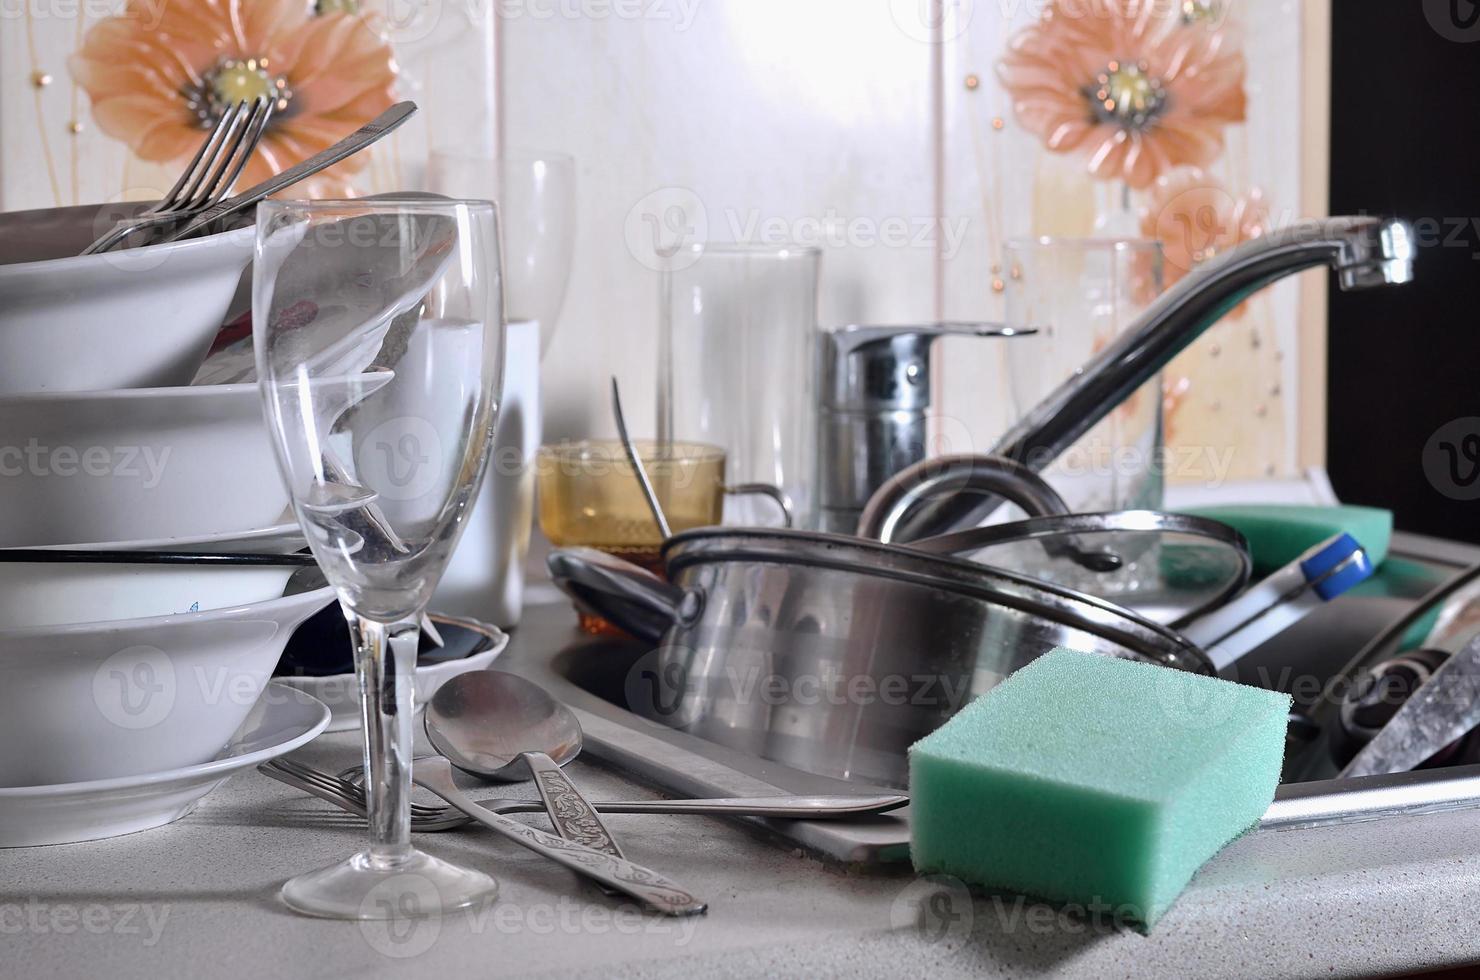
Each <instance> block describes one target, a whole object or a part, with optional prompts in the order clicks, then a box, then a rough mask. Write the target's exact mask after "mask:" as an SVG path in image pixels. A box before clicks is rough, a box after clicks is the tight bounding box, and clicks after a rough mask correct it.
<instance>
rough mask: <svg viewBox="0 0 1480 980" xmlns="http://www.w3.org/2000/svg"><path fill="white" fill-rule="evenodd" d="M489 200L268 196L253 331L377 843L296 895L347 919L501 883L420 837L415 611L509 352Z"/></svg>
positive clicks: (420, 608) (435, 575)
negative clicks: (344, 640)
mask: <svg viewBox="0 0 1480 980" xmlns="http://www.w3.org/2000/svg"><path fill="white" fill-rule="evenodd" d="M498 270H499V262H498V219H497V213H496V210H495V208H494V206H493V204H492V203H490V202H488V201H446V200H440V199H428V198H403V199H377V200H373V201H370V200H366V201H266V202H264V203H262V204H260V205H258V207H257V249H256V254H255V258H254V265H253V270H252V289H253V293H252V314H253V343H254V347H255V354H256V360H257V373H258V378H259V385H260V387H261V391H262V398H263V403H264V412H265V415H266V418H267V424H268V428H269V430H270V432H271V434H272V437H273V440H274V443H275V448H276V450H277V458H278V463H279V468H280V469H281V472H282V476H283V480H284V482H285V483H286V484H287V486H288V489H289V491H290V493H291V496H292V501H293V509H294V511H295V513H296V514H297V517H298V522H299V524H300V525H301V526H302V528H303V532H304V534H305V535H306V536H307V539H308V543H309V546H310V547H311V548H312V549H313V554H314V557H315V558H316V559H318V564H319V567H320V568H321V569H322V570H323V572H324V575H325V576H326V577H327V578H328V581H329V583H330V584H331V585H333V586H334V588H335V589H336V590H337V592H338V594H339V601H340V604H341V605H342V606H343V607H344V612H345V616H346V617H347V618H348V619H349V622H350V629H351V633H352V635H353V637H354V641H355V668H356V673H357V674H358V676H359V682H360V707H361V714H362V719H361V720H362V722H363V726H364V733H365V746H364V748H365V755H364V761H365V772H366V774H367V780H366V791H367V795H368V802H369V806H368V809H369V818H370V820H369V822H370V842H369V846H368V847H366V848H365V849H364V850H362V851H360V852H358V853H357V854H355V855H353V856H352V857H350V858H349V859H348V860H346V861H343V862H341V863H339V864H336V865H333V866H331V867H328V868H324V869H322V870H319V871H313V872H310V873H308V874H304V875H300V876H299V877H297V878H294V879H292V880H291V881H289V882H288V883H287V884H286V885H284V886H283V891H282V895H283V899H284V901H285V902H286V903H287V904H288V905H289V906H290V907H292V908H293V909H295V910H297V911H299V912H303V913H306V914H310V915H319V916H327V917H332V918H342V919H384V918H400V917H409V916H426V915H432V914H436V913H438V912H441V911H446V910H449V909H456V908H462V907H466V906H469V905H473V904H476V903H479V902H482V901H484V900H486V899H488V898H489V897H491V896H492V895H493V894H494V892H495V890H496V887H497V886H496V884H495V883H494V880H493V879H492V878H490V877H489V876H488V875H485V874H483V873H482V872H479V871H473V870H469V869H466V868H462V867H458V866H457V865H454V864H450V863H448V862H446V861H442V860H440V859H438V858H435V857H432V856H430V855H427V854H424V853H422V852H421V851H418V850H416V849H415V848H413V847H412V846H411V838H410V801H411V756H412V727H411V725H412V718H413V717H414V711H415V705H414V703H413V697H412V689H413V678H414V670H415V667H416V648H417V639H418V634H419V625H418V624H419V622H420V620H421V616H422V614H423V613H424V611H425V608H426V604H427V601H428V599H430V598H431V595H432V591H433V589H435V588H436V585H437V582H438V580H439V579H440V577H441V575H442V571H443V569H444V568H445V567H446V565H447V561H448V558H449V556H450V555H451V553H452V549H453V547H454V546H455V545H456V543H457V539H458V537H459V536H460V535H461V533H462V530H463V527H464V525H465V523H466V521H465V517H466V515H467V513H468V511H469V509H470V508H471V506H472V503H473V500H474V499H475V496H476V493H477V490H478V486H479V484H480V482H481V481H482V478H483V472H484V469H485V466H486V464H487V462H488V457H489V449H490V445H491V442H492V437H493V431H494V423H495V421H496V419H497V415H498V405H499V397H500V393H499V383H500V379H501V376H502V362H503V356H504V347H503V345H504V330H503V320H502V309H503V305H502V289H501V284H500V281H499V273H498Z"/></svg>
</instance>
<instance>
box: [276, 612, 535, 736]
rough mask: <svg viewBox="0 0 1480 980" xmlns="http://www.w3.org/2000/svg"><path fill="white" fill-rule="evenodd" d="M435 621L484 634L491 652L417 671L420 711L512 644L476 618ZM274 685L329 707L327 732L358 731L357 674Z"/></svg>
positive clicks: (287, 678)
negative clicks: (444, 687)
mask: <svg viewBox="0 0 1480 980" xmlns="http://www.w3.org/2000/svg"><path fill="white" fill-rule="evenodd" d="M432 621H433V622H435V623H436V624H437V625H438V626H440V627H445V626H447V625H449V624H451V625H455V626H461V627H463V628H465V629H470V630H473V631H475V632H478V633H482V634H484V635H485V636H487V637H488V638H489V641H490V645H489V647H488V649H486V650H480V651H479V652H478V653H475V654H473V655H472V656H468V657H464V658H462V659H461V660H449V661H447V662H445V663H439V664H431V665H429V666H426V667H418V668H416V686H415V691H416V708H417V710H418V711H420V710H421V709H422V707H423V706H425V705H426V703H427V702H428V701H430V700H431V699H432V695H433V694H436V693H437V688H439V687H441V686H442V685H443V684H446V683H447V682H448V681H450V680H451V679H452V678H454V677H456V676H457V675H458V674H466V673H467V672H468V671H470V670H483V669H485V668H487V667H489V666H491V665H492V664H493V661H494V658H495V657H497V656H498V655H499V654H501V653H503V652H504V647H506V646H508V645H509V634H507V633H505V632H504V631H503V630H501V629H499V628H498V627H497V626H493V625H490V624H488V623H483V622H479V621H478V620H476V619H467V618H464V617H461V616H446V615H443V614H442V613H433V614H432ZM273 682H274V683H277V684H287V685H289V686H290V687H295V688H297V689H298V690H300V691H303V692H304V693H305V694H311V695H313V696H314V697H315V698H317V699H318V700H320V701H322V702H323V703H324V704H326V705H328V706H329V712H330V715H331V718H330V721H329V727H328V728H327V729H325V730H326V731H331V732H352V731H356V730H358V729H359V727H360V682H359V679H358V678H357V677H355V675H354V674H328V675H326V676H323V677H294V676H292V675H289V674H284V675H280V676H277V677H274V678H273Z"/></svg>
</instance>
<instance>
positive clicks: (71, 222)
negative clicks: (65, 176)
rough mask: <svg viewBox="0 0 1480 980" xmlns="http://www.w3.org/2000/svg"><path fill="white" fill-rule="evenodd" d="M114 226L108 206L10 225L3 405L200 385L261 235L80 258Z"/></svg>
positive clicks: (240, 232)
mask: <svg viewBox="0 0 1480 980" xmlns="http://www.w3.org/2000/svg"><path fill="white" fill-rule="evenodd" d="M116 210H117V209H114V211H115V212H116ZM114 217H116V213H110V212H109V211H108V210H100V209H99V208H98V207H97V206H86V207H78V208H48V209H46V210H42V211H17V212H11V213H8V214H3V215H0V239H4V240H5V241H6V242H7V244H6V245H5V247H4V248H3V249H0V261H5V262H8V264H0V395H10V394H20V393H24V392H36V391H100V390H105V389H114V388H146V387H155V386H167V385H184V384H189V383H190V379H191V378H193V377H194V376H195V372H196V371H197V370H198V369H199V368H200V365H201V362H202V361H204V360H205V356H206V352H207V351H208V350H209V349H210V346H211V341H212V339H213V338H214V337H215V336H216V332H217V331H218V330H219V329H220V327H221V321H222V319H223V317H224V316H225V314H226V310H227V306H228V305H229V304H230V303H231V298H232V296H233V295H234V294H235V292H236V288H237V282H238V280H239V279H240V278H241V275H242V270H243V269H245V268H246V267H247V263H248V262H249V261H250V260H251V258H252V243H253V237H254V232H253V229H251V228H240V229H237V230H235V231H228V232H223V233H221V234H218V235H208V236H205V237H203V238H197V239H192V240H190V241H184V242H176V243H173V244H168V245H149V246H145V247H142V248H129V249H122V250H120V251H116V252H104V253H102V254H99V255H78V254H76V253H77V250H78V249H80V248H82V247H84V246H85V245H87V244H88V242H90V241H92V240H93V238H95V237H97V235H98V234H101V233H102V232H103V231H104V230H106V229H107V228H108V227H109V226H110V225H111V223H112V220H113V218H114ZM58 254H60V255H62V256H65V257H62V258H54V257H51V256H54V255H58ZM31 256H37V257H39V259H38V260H36V261H18V260H20V259H25V258H28V257H31Z"/></svg>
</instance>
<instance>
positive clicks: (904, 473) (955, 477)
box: [858, 455, 1069, 544]
mask: <svg viewBox="0 0 1480 980" xmlns="http://www.w3.org/2000/svg"><path fill="white" fill-rule="evenodd" d="M963 492H972V493H991V494H996V495H997V496H1000V497H1004V498H1006V499H1007V500H1010V501H1012V502H1013V503H1015V504H1017V505H1018V506H1019V507H1021V508H1022V509H1023V510H1025V511H1027V512H1028V516H1029V517H1049V516H1053V515H1058V514H1067V513H1069V506H1068V504H1066V503H1064V498H1063V497H1060V496H1059V495H1058V492H1057V491H1056V490H1054V488H1053V487H1051V486H1049V484H1048V481H1046V480H1044V479H1043V477H1041V476H1039V475H1038V474H1037V473H1035V472H1033V471H1032V470H1030V469H1028V467H1026V466H1024V465H1023V464H1022V463H1019V462H1017V461H1015V460H1011V459H1008V458H1007V457H1005V456H987V455H964V456H938V457H936V458H934V459H925V460H921V461H920V462H918V463H916V464H914V465H913V466H908V467H906V468H904V469H902V470H900V471H899V472H898V473H896V474H894V476H892V477H890V478H889V479H888V480H887V481H885V483H884V484H883V486H881V487H879V489H877V490H875V491H874V494H873V496H871V497H869V500H868V504H867V505H866V506H865V507H864V508H863V516H862V517H860V518H859V520H858V536H859V537H861V538H874V539H876V540H878V541H882V542H884V543H885V544H888V543H890V542H891V541H893V540H894V538H895V536H896V534H897V533H898V531H899V529H900V525H901V524H902V523H903V521H904V519H905V518H906V517H907V516H908V515H909V513H910V512H911V511H912V510H914V509H915V508H916V507H918V506H919V505H920V504H922V503H924V502H925V501H926V500H928V499H930V498H932V497H944V496H948V495H952V494H957V493H963Z"/></svg>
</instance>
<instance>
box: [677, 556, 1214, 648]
mask: <svg viewBox="0 0 1480 980" xmlns="http://www.w3.org/2000/svg"><path fill="white" fill-rule="evenodd" d="M768 545H769V546H770V547H768ZM839 552H842V554H841V555H840V554H839ZM850 553H851V554H850ZM662 555H663V560H664V564H665V565H667V566H668V570H669V573H670V577H671V576H672V575H674V574H676V573H677V572H679V571H682V570H683V569H685V568H689V567H692V566H695V565H701V564H716V563H720V562H732V561H753V562H754V561H758V562H766V563H773V564H790V565H808V566H811V567H815V568H825V569H829V570H832V571H841V572H853V573H855V574H861V575H866V576H869V577H873V578H882V579H892V580H895V581H901V582H908V583H910V584H914V585H921V586H926V587H931V588H938V589H943V590H946V591H950V592H954V593H956V594H958V595H966V596H969V597H971V598H974V599H978V600H981V601H986V602H995V603H998V604H1001V605H1004V606H1007V607H1009V608H1013V609H1017V610H1019V611H1021V612H1027V613H1030V614H1033V615H1039V616H1044V617H1046V618H1049V619H1052V620H1054V621H1055V622H1058V623H1061V624H1063V625H1068V626H1072V627H1075V628H1078V629H1083V630H1085V631H1086V632H1090V633H1093V634H1095V635H1096V636H1099V637H1101V638H1103V639H1107V640H1110V641H1112V642H1115V643H1118V644H1120V645H1122V646H1124V647H1125V648H1126V649H1127V650H1129V651H1131V652H1132V653H1135V654H1137V655H1139V656H1142V657H1144V658H1145V659H1147V660H1149V661H1150V662H1153V663H1157V664H1161V665H1163V666H1167V667H1174V668H1178V669H1182V670H1188V671H1191V672H1192V673H1199V674H1207V675H1214V674H1216V671H1215V670H1214V669H1213V666H1212V663H1211V662H1210V661H1209V660H1208V658H1207V655H1206V654H1205V653H1204V652H1203V651H1202V650H1201V648H1199V647H1198V646H1197V645H1196V644H1194V643H1192V641H1190V640H1188V639H1187V638H1186V637H1184V636H1182V635H1181V634H1180V633H1178V632H1176V631H1175V630H1173V629H1171V628H1170V627H1167V626H1163V625H1162V624H1160V623H1157V622H1155V621H1154V620H1151V619H1147V618H1146V617H1144V616H1141V615H1139V614H1138V613H1136V612H1134V611H1132V610H1130V609H1127V608H1125V607H1124V606H1120V605H1118V604H1116V603H1113V602H1110V601H1108V600H1106V599H1101V598H1098V597H1096V596H1091V595H1087V594H1085V593H1083V592H1078V591H1075V590H1073V589H1068V588H1064V587H1063V586H1059V585H1054V584H1053V583H1050V582H1044V581H1042V580H1040V579H1035V578H1033V577H1031V576H1027V575H1021V574H1019V573H1016V572H1011V571H1008V570H1006V569H1001V568H996V567H993V566H990V565H984V564H981V563H979V562H973V561H969V560H967V559H963V558H953V557H949V556H942V555H932V554H929V553H926V552H921V551H916V550H914V549H911V548H909V547H907V546H902V545H893V544H882V543H880V542H877V541H871V540H867V539H864V538H856V537H850V536H848V535H843V534H831V533H827V532H823V531H798V530H790V529H785V528H746V527H742V528H731V527H711V528H698V529H695V530H692V531H684V532H682V533H680V534H676V535H674V536H673V537H672V538H669V539H668V541H666V542H664V544H663V549H662ZM880 560H883V561H885V562H887V564H883V565H881V564H879V561H880Z"/></svg>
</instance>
